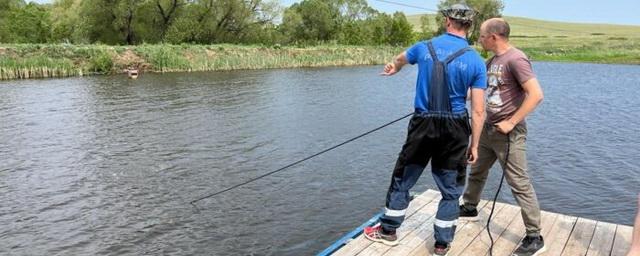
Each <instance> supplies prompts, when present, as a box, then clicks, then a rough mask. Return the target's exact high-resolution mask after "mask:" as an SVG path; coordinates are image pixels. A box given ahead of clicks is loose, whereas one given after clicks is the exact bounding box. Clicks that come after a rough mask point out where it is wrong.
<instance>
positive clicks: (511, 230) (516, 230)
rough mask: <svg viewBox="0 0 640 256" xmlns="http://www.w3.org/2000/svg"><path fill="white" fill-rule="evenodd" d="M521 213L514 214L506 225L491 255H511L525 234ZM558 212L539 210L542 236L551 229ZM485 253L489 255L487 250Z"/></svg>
mask: <svg viewBox="0 0 640 256" xmlns="http://www.w3.org/2000/svg"><path fill="white" fill-rule="evenodd" d="M520 216H522V215H518V216H516V217H515V218H514V219H513V221H511V223H510V224H509V226H508V227H507V230H505V231H504V232H503V233H502V235H501V236H500V237H499V238H498V239H497V240H496V242H495V244H494V245H493V255H511V253H512V252H513V251H515V250H516V248H517V247H518V245H520V242H521V241H522V239H523V238H524V236H525V233H526V229H525V226H524V221H523V220H522V217H520ZM557 217H558V214H556V213H551V212H545V211H542V212H541V220H540V229H541V233H542V236H543V237H545V238H546V237H547V236H548V235H549V232H550V231H551V227H552V226H553V224H554V223H555V221H556V218H557ZM485 255H489V252H487V253H486V254H485Z"/></svg>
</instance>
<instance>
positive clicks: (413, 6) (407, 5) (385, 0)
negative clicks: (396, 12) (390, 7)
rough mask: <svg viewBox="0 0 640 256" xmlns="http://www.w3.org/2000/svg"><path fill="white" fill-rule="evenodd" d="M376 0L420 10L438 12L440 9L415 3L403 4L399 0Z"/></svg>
mask: <svg viewBox="0 0 640 256" xmlns="http://www.w3.org/2000/svg"><path fill="white" fill-rule="evenodd" d="M376 1H378V2H383V3H388V4H395V5H399V6H405V7H411V8H416V9H420V10H425V11H430V12H435V13H438V10H434V9H429V8H425V7H420V6H415V5H409V4H403V3H398V2H394V1H388V0H376Z"/></svg>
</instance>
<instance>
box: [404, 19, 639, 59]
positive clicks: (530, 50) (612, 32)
mask: <svg viewBox="0 0 640 256" xmlns="http://www.w3.org/2000/svg"><path fill="white" fill-rule="evenodd" d="M427 15H428V17H429V18H430V19H431V21H432V22H431V23H430V25H431V26H432V27H433V28H435V25H436V24H435V16H434V15H431V14H427ZM504 19H505V20H507V22H509V25H510V26H511V43H512V44H513V45H515V46H516V47H518V48H520V49H522V50H523V51H524V52H525V53H527V54H528V55H529V57H530V58H531V59H533V60H540V61H567V62H568V61H574V62H593V63H622V64H640V26H629V25H611V24H584V23H568V22H555V21H544V20H536V19H529V18H521V17H509V16H507V17H504ZM408 20H409V22H411V23H412V24H413V25H414V28H416V29H417V28H419V26H420V15H413V16H409V17H408Z"/></svg>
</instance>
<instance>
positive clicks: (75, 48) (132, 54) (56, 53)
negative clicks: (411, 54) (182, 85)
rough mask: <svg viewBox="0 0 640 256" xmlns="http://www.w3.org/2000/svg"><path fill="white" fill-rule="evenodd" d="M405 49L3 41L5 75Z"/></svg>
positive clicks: (238, 63) (360, 59) (283, 60)
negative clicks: (64, 43)
mask: <svg viewBox="0 0 640 256" xmlns="http://www.w3.org/2000/svg"><path fill="white" fill-rule="evenodd" d="M403 48H404V47H391V46H340V45H320V46H312V47H293V46H291V47H289V46H287V47H282V46H279V45H276V46H243V45H230V44H221V45H168V44H159V45H139V46H105V45H34V44H20V45H1V46H0V79H3V80H4V79H22V78H46V77H65V76H78V75H87V74H112V73H118V72H122V70H124V69H127V68H132V67H133V68H138V69H140V70H141V71H143V72H175V71H217V70H239V69H272V68H299V67H326V66H353V65H375V64H383V63H385V62H387V61H389V60H390V59H391V58H392V57H393V56H394V55H395V54H397V53H399V52H400V51H402V50H403Z"/></svg>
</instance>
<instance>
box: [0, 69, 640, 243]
mask: <svg viewBox="0 0 640 256" xmlns="http://www.w3.org/2000/svg"><path fill="white" fill-rule="evenodd" d="M534 68H535V69H536V71H537V73H538V75H539V79H540V81H541V83H542V86H543V87H544V90H545V102H544V103H543V105H542V106H541V107H540V108H539V109H538V111H537V112H535V114H533V116H532V117H531V118H530V119H529V131H530V133H529V138H528V141H529V144H528V150H529V159H530V163H529V168H530V171H531V173H532V176H533V180H534V182H535V188H536V190H537V192H538V195H539V199H540V202H541V204H542V208H543V209H545V210H550V211H555V212H561V213H565V214H571V215H578V216H582V217H587V218H593V219H598V220H603V221H610V222H616V223H623V224H631V219H632V216H633V214H634V213H635V209H634V206H635V204H634V202H635V201H634V200H635V195H636V194H637V192H638V184H639V183H640V179H639V178H638V173H639V171H640V167H639V165H638V163H637V162H636V161H634V160H636V159H637V157H636V156H635V155H636V154H637V152H638V146H637V145H639V144H640V141H639V140H640V139H639V137H638V136H637V128H636V127H639V126H640V123H639V122H640V121H638V120H639V118H638V117H639V115H638V113H639V111H640V109H639V108H640V105H638V104H637V100H636V99H637V98H638V96H639V93H638V91H637V88H636V87H637V86H635V83H636V81H638V80H640V67H637V66H623V65H593V64H560V63H535V64H534ZM379 69H380V67H351V68H321V69H290V70H264V71H237V72H216V73H176V74H164V75H157V74H145V75H143V76H141V77H140V78H139V79H137V80H128V79H127V78H126V77H124V76H122V77H121V76H104V77H88V78H71V79H59V80H27V81H5V82H1V83H0V159H2V161H0V202H2V204H0V227H1V228H0V242H1V244H3V246H0V254H17V255H25V254H26V255H32V254H39V255H40V254H55V253H59V254H63V255H71V254H107V255H121V254H129V255H139V254H145V253H149V254H205V255H208V254H212V253H213V254H216V253H222V252H225V253H229V254H243V255H244V254H257V255H265V254H275V255H308V254H312V253H315V252H317V251H319V250H321V249H323V248H324V247H326V246H327V245H328V244H330V243H331V242H332V241H333V240H335V239H337V238H338V237H339V236H341V235H342V234H343V233H345V232H348V231H349V230H351V229H352V228H354V227H355V226H357V225H359V224H360V223H361V222H363V221H364V220H366V219H368V218H369V217H370V216H371V215H373V214H374V213H375V212H377V211H378V210H379V209H380V207H382V206H383V203H384V195H385V192H386V188H387V186H388V182H389V176H390V173H391V169H392V167H393V165H394V161H395V157H396V156H397V154H398V152H399V150H400V148H401V146H402V142H403V141H404V136H405V133H406V125H407V121H406V120H404V121H402V122H400V123H398V124H395V125H392V126H390V127H388V128H385V129H383V130H381V131H378V132H376V133H373V134H371V135H369V136H367V137H364V138H363V139H360V140H358V141H355V142H353V143H350V144H347V145H345V146H343V147H341V148H338V149H336V150H334V151H331V152H329V153H327V154H324V155H321V156H319V157H317V158H314V159H312V160H310V161H307V162H304V163H302V164H300V165H297V166H295V167H292V168H290V169H287V170H286V171H283V172H279V173H277V174H275V175H273V176H270V177H267V178H265V179H261V180H259V181H257V182H255V183H251V184H249V185H246V186H243V187H240V188H238V189H235V190H232V191H229V192H227V193H224V194H221V195H219V196H217V197H214V198H210V199H207V200H203V201H201V202H200V203H199V206H200V207H201V208H202V210H201V211H200V212H195V211H194V209H193V208H191V206H190V205H189V204H188V202H189V201H190V200H193V199H195V198H197V197H198V196H200V195H204V194H207V193H210V192H214V191H217V190H220V189H222V188H226V187H228V186H231V185H234V184H237V183H240V182H242V181H245V180H248V179H250V178H253V177H256V176H259V175H261V174H264V173H266V172H269V171H272V170H275V169H277V168H280V167H282V166H285V165H286V164H288V163H291V162H293V161H296V160H299V159H302V158H304V157H306V156H308V155H310V154H313V153H316V152H318V151H320V150H322V149H325V148H327V147H329V146H332V145H335V144H337V143H339V142H342V141H344V140H345V139H348V138H351V137H354V136H356V135H359V134H361V133H363V132H365V131H367V130H370V129H372V128H374V127H377V126H379V125H381V124H384V123H386V122H388V121H391V120H393V119H396V118H398V117H401V116H403V115H405V114H407V113H409V112H410V111H411V107H412V102H413V98H412V97H413V92H414V88H413V86H414V85H413V82H412V81H413V79H414V77H415V69H411V68H407V69H406V70H403V72H402V73H401V74H399V75H397V76H394V77H390V78H382V77H379V76H377V74H378V72H379ZM584 70H589V72H586V73H585V72H584ZM499 175H500V171H499V169H497V168H494V172H492V174H491V178H490V181H489V183H488V185H487V188H486V190H485V194H484V195H483V196H484V198H489V197H490V196H492V194H493V193H494V191H495V190H496V188H497V181H498V179H499ZM427 188H435V186H434V184H433V182H432V179H431V177H430V176H429V175H425V177H423V178H422V179H421V181H420V182H419V184H418V185H417V187H416V190H418V191H422V190H425V189H427ZM501 200H502V201H507V202H511V203H513V199H512V197H511V195H510V194H509V192H508V191H507V192H506V193H504V194H503V195H502V196H501Z"/></svg>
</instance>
